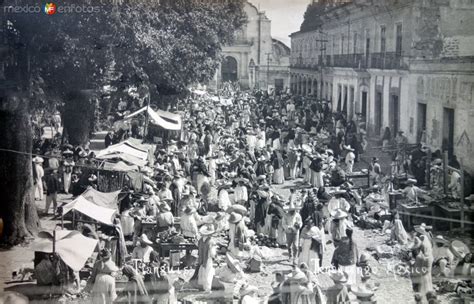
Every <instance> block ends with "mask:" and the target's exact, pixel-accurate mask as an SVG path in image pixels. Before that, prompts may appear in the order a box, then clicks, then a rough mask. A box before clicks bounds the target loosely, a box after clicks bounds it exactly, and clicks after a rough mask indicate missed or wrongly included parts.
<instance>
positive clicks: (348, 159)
mask: <svg viewBox="0 0 474 304" xmlns="http://www.w3.org/2000/svg"><path fill="white" fill-rule="evenodd" d="M354 160H355V154H354V152H350V151H349V153H347V155H346V164H347V163H353V162H354Z"/></svg>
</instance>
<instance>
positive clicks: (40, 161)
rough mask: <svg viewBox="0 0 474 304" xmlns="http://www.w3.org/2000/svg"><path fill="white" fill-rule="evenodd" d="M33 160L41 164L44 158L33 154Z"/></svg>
mask: <svg viewBox="0 0 474 304" xmlns="http://www.w3.org/2000/svg"><path fill="white" fill-rule="evenodd" d="M33 162H34V163H35V164H42V163H43V162H44V159H43V158H42V157H39V156H35V157H34V158H33Z"/></svg>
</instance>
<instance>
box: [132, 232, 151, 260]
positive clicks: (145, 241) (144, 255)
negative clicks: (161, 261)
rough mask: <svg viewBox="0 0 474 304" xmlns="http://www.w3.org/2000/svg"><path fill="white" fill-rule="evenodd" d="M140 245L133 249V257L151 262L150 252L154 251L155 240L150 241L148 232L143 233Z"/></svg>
mask: <svg viewBox="0 0 474 304" xmlns="http://www.w3.org/2000/svg"><path fill="white" fill-rule="evenodd" d="M139 241H140V245H139V246H136V247H135V248H134V249H133V251H132V259H138V260H141V261H142V262H143V263H149V262H150V254H151V252H152V251H153V247H151V245H153V242H152V241H150V239H149V238H148V236H147V235H146V234H142V235H141V236H140V238H139Z"/></svg>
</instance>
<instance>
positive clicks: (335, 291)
mask: <svg viewBox="0 0 474 304" xmlns="http://www.w3.org/2000/svg"><path fill="white" fill-rule="evenodd" d="M329 277H330V278H331V279H332V280H333V281H334V285H333V286H332V287H331V288H329V289H328V290H327V291H326V299H327V302H328V303H349V302H350V301H349V292H348V290H347V287H346V285H345V283H346V282H347V280H348V277H349V276H348V274H347V273H345V272H342V271H333V272H331V273H330V274H329Z"/></svg>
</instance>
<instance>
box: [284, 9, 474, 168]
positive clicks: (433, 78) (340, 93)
mask: <svg viewBox="0 0 474 304" xmlns="http://www.w3.org/2000/svg"><path fill="white" fill-rule="evenodd" d="M318 18H321V20H320V21H321V22H320V24H321V25H320V26H318V27H317V28H314V29H311V30H307V31H304V32H302V31H300V32H296V33H293V34H292V35H291V49H292V53H291V90H292V91H293V92H294V93H297V94H302V95H307V94H315V95H316V96H318V97H320V98H321V99H324V100H328V101H330V102H331V104H332V106H333V110H335V111H336V110H341V111H344V112H346V113H347V115H348V117H353V115H354V114H355V113H362V115H363V116H364V117H365V119H366V124H367V129H368V131H369V132H370V134H372V135H375V136H379V135H381V134H382V132H383V130H384V128H385V127H389V128H390V129H391V132H392V134H395V133H396V132H397V131H399V130H402V131H404V132H405V135H406V136H407V137H408V139H409V141H410V142H412V143H415V142H417V141H420V140H421V138H422V134H423V139H424V140H425V137H426V142H427V143H428V144H429V145H430V146H432V148H434V149H443V150H448V152H449V154H450V155H453V154H454V155H456V156H457V157H458V159H459V158H462V159H463V161H464V163H465V165H466V166H467V167H468V168H470V171H471V173H473V170H474V157H472V155H473V154H472V153H473V152H474V150H473V141H474V108H473V104H472V102H473V96H472V95H473V90H474V64H473V62H474V60H473V59H474V1H472V0H433V1H427V0H426V1H425V0H377V1H374V0H353V1H352V3H344V4H340V5H336V6H334V5H330V6H328V5H321V12H320V13H319V14H318Z"/></svg>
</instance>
